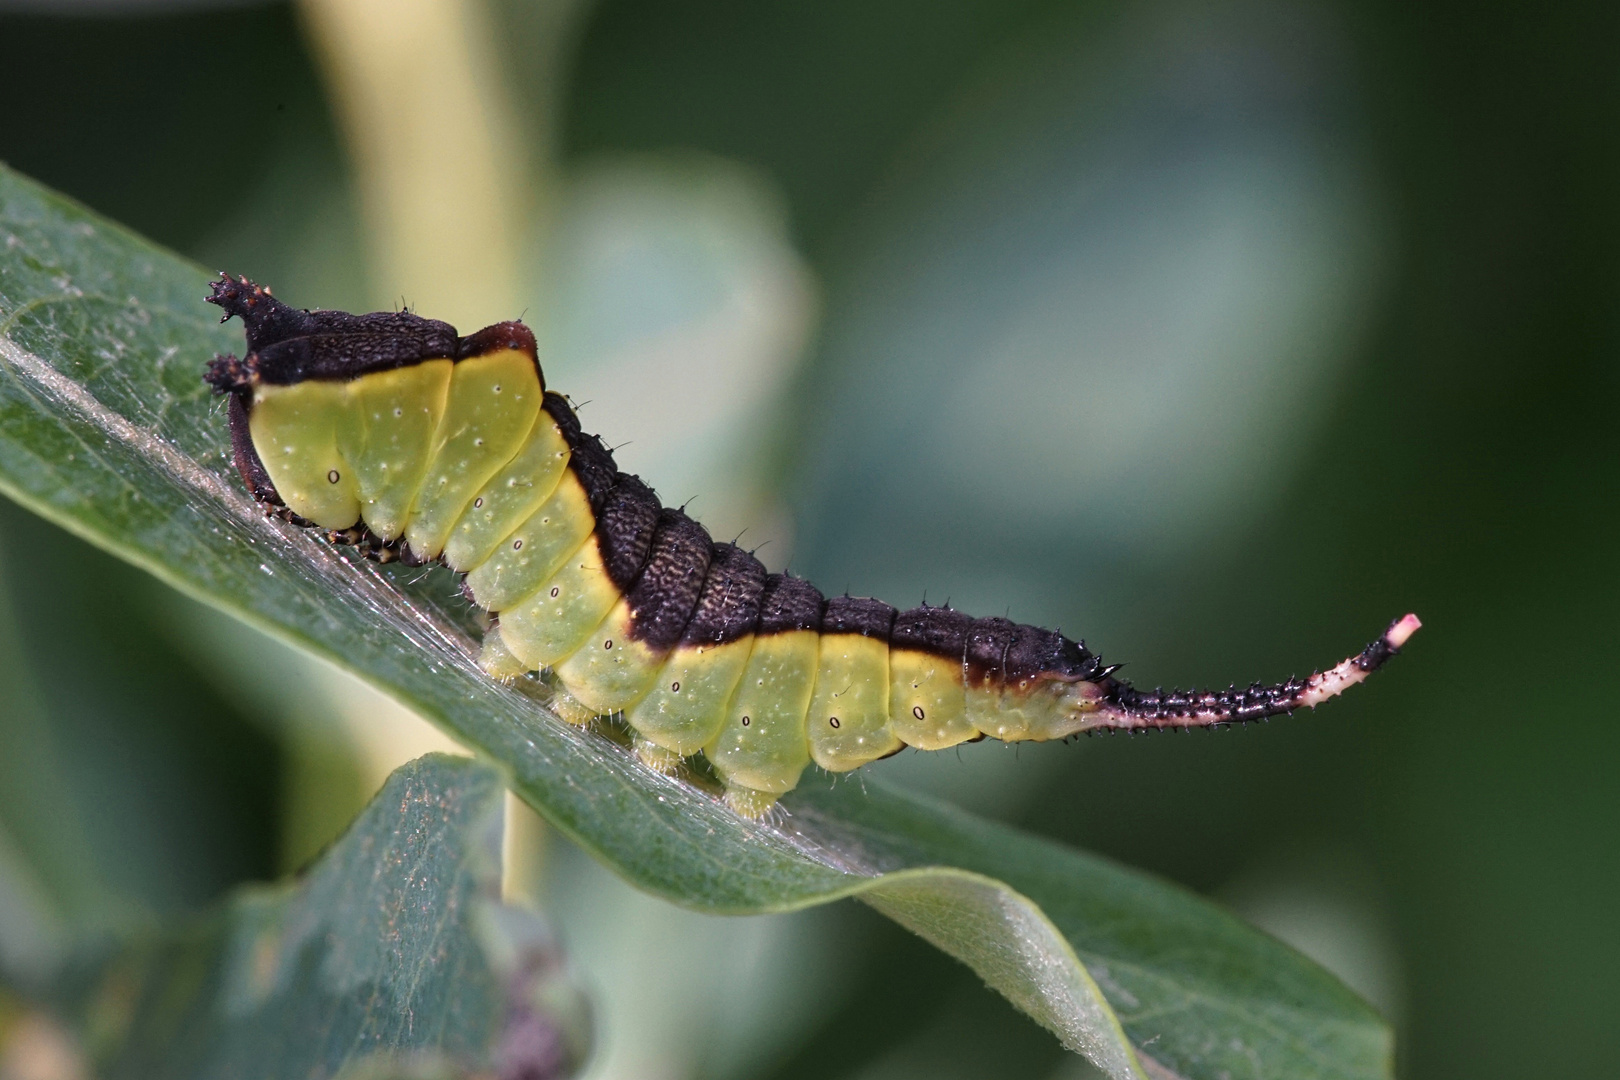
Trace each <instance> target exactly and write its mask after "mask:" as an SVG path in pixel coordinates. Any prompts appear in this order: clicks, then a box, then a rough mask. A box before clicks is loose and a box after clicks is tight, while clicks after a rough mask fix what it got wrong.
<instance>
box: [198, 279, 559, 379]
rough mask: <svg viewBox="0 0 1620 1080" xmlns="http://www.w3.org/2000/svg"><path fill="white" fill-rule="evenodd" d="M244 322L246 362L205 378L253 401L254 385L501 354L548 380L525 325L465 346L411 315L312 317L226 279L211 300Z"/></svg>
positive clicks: (448, 331) (508, 326) (490, 330)
mask: <svg viewBox="0 0 1620 1080" xmlns="http://www.w3.org/2000/svg"><path fill="white" fill-rule="evenodd" d="M207 300H208V302H209V303H211V304H217V305H219V306H220V307H221V308H222V309H224V311H225V318H227V319H229V318H230V317H231V316H232V315H236V316H239V317H240V318H241V320H242V322H243V324H244V325H245V327H246V329H247V348H248V354H247V357H246V359H242V360H238V359H237V358H236V357H234V356H221V357H216V358H215V360H214V362H213V363H211V364H210V365H209V366H208V374H207V376H206V378H207V380H208V382H210V383H211V384H212V385H213V386H214V388H215V389H216V390H217V391H219V392H220V393H246V392H248V391H249V390H250V389H251V387H252V385H253V383H254V382H260V383H268V384H270V385H273V386H291V385H294V384H296V383H300V382H303V381H305V380H306V379H331V380H335V381H346V380H348V379H356V378H359V377H360V376H362V375H369V374H371V373H372V372H374V371H391V370H393V369H395V368H402V367H409V366H411V365H412V364H420V363H422V362H423V361H426V360H466V359H469V358H471V357H474V356H483V355H485V354H487V353H490V352H494V351H495V350H497V349H504V348H512V349H521V350H523V351H525V352H527V353H528V354H529V355H530V356H531V357H534V358H535V365H534V368H535V372H536V373H537V374H538V375H539V377H540V386H541V388H542V389H544V387H545V384H546V376H545V372H544V371H542V370H541V368H540V361H539V356H538V352H537V349H536V345H535V340H534V333H533V332H532V331H530V330H529V328H528V327H526V326H524V325H523V324H522V323H520V322H504V323H496V324H495V325H493V326H486V327H485V328H484V329H482V330H480V331H478V332H477V333H476V334H472V335H469V336H468V337H465V338H461V337H457V336H456V328H455V327H453V326H451V325H450V324H449V323H444V322H439V321H438V320H437V319H424V318H422V317H421V316H420V315H414V314H412V313H411V312H409V311H377V312H372V313H371V314H369V315H351V314H349V313H348V312H346V311H308V310H304V309H301V308H294V307H289V306H288V305H286V304H284V303H282V302H281V301H280V300H278V299H276V298H275V297H274V296H272V295H270V290H269V289H266V288H263V287H261V286H259V285H255V284H254V283H253V282H251V281H249V280H248V279H247V278H237V279H235V280H233V279H231V278H230V277H228V276H226V275H224V274H221V275H220V280H219V281H216V282H214V283H213V285H212V287H211V292H210V294H209V296H208V297H207Z"/></svg>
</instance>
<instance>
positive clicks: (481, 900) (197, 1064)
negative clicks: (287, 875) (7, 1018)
mask: <svg viewBox="0 0 1620 1080" xmlns="http://www.w3.org/2000/svg"><path fill="white" fill-rule="evenodd" d="M502 788H503V783H502V777H501V775H500V774H499V772H497V771H496V770H495V769H492V768H491V767H489V766H488V765H485V764H481V763H479V762H476V761H472V760H469V759H467V758H457V757H449V756H447V755H443V754H431V755H429V756H427V757H424V758H420V759H418V760H416V761H413V762H411V763H410V764H408V765H405V766H402V767H401V768H400V769H398V770H397V771H395V773H394V774H393V775H392V776H391V777H389V779H388V782H387V783H386V784H385V785H384V786H383V788H382V790H381V791H380V792H379V793H378V794H377V796H376V798H375V799H373V800H372V802H371V805H370V806H368V807H367V808H366V809H365V811H364V812H363V813H361V815H360V816H359V817H358V818H357V819H356V820H355V822H354V824H353V825H352V826H351V827H350V829H349V831H348V832H347V833H346V834H345V835H344V836H343V838H342V839H341V840H339V841H338V842H337V843H336V844H335V845H333V847H332V848H331V849H330V850H329V851H328V852H327V853H326V854H325V855H324V856H323V857H322V858H321V859H320V860H319V862H317V863H316V864H315V866H314V867H313V868H312V869H311V871H310V872H309V874H308V875H307V876H306V877H305V878H304V879H303V880H301V881H299V882H298V883H296V884H292V885H285V886H277V887H263V886H261V887H256V888H250V889H245V890H243V891H241V892H240V893H238V894H237V896H236V897H235V898H233V899H232V900H231V901H229V902H228V903H227V904H225V905H224V906H223V907H222V908H220V909H219V910H217V911H216V912H214V913H213V914H212V915H210V916H207V917H204V918H201V919H197V920H194V921H192V922H190V923H189V924H186V925H183V926H181V927H179V928H177V929H174V930H171V931H169V932H166V933H162V934H159V935H157V936H155V937H151V938H146V939H144V940H137V941H136V942H135V943H134V944H127V945H124V946H122V947H120V948H118V949H117V950H115V951H112V952H111V953H110V954H108V955H106V956H103V957H100V958H98V959H97V960H96V961H95V962H93V963H89V964H86V965H84V968H83V970H82V971H81V972H80V973H79V977H78V979H77V980H75V985H76V990H77V992H76V994H75V995H74V996H73V999H72V1001H71V1004H69V1005H68V1006H67V1007H66V1008H63V1005H62V1003H61V1002H58V1008H59V1009H61V1010H62V1011H64V1012H67V1013H68V1014H69V1015H70V1017H71V1018H72V1019H73V1020H75V1021H76V1022H77V1026H78V1027H79V1028H80V1029H81V1031H82V1033H83V1035H84V1038H85V1043H86V1049H87V1051H88V1053H89V1054H90V1056H91V1058H92V1060H93V1061H94V1063H95V1066H96V1071H97V1075H100V1076H107V1077H120V1076H150V1075H158V1076H171V1077H185V1076H195V1077H199V1078H201V1077H212V1076H257V1077H263V1078H265V1080H274V1078H276V1077H288V1078H292V1077H308V1076H331V1075H334V1074H337V1073H339V1072H343V1073H344V1075H350V1076H377V1077H381V1076H392V1075H401V1076H403V1075H413V1076H415V1075H424V1076H427V1075H431V1076H439V1075H443V1076H470V1075H474V1074H478V1075H489V1074H490V1073H491V1072H492V1071H493V1068H492V1067H493V1066H495V1065H497V1064H498V1065H500V1066H501V1067H502V1070H503V1071H502V1073H501V1074H502V1075H513V1076H516V1075H522V1076H535V1077H554V1078H561V1077H564V1076H569V1075H573V1073H575V1072H576V1071H577V1070H578V1067H579V1065H581V1064H582V1063H583V1060H584V1056H585V1049H586V1045H587V1043H588V1028H589V1020H588V1015H587V1013H586V1011H585V1007H584V1004H583V999H582V998H581V997H580V996H579V995H578V993H577V991H575V990H574V989H573V986H572V984H571V983H569V982H568V981H567V979H566V978H565V975H564V968H563V964H562V958H561V956H560V954H559V953H558V952H557V950H556V947H555V945H554V943H553V941H552V939H551V937H550V933H549V930H548V929H547V927H546V925H545V923H544V922H543V921H541V920H540V919H539V917H538V916H536V915H534V914H533V913H531V912H527V911H523V910H520V909H517V908H512V907H507V906H505V905H503V904H501V903H500V900H499V896H500V832H501V820H502V819H501V814H502V810H503V792H502ZM522 1066H527V1071H525V1069H524V1068H522Z"/></svg>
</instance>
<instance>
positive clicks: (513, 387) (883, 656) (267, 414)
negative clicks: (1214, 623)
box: [208, 278, 1418, 816]
mask: <svg viewBox="0 0 1620 1080" xmlns="http://www.w3.org/2000/svg"><path fill="white" fill-rule="evenodd" d="M210 299H211V300H212V301H213V302H214V303H217V304H219V305H220V306H221V307H223V308H224V309H225V311H226V313H227V316H230V315H239V316H241V317H242V319H243V322H244V323H245V324H246V328H247V345H248V353H247V356H246V357H245V358H244V359H240V360H239V359H236V358H234V357H222V358H220V359H218V360H216V361H215V362H214V363H213V364H212V365H210V368H209V372H208V380H209V381H210V382H211V383H212V384H213V385H214V386H215V387H216V389H218V390H219V391H220V392H221V393H227V394H229V395H231V407H230V417H231V429H232V444H233V449H234V451H235V459H236V464H237V467H238V469H239V470H240V471H241V473H242V475H243V478H244V479H245V480H246V481H247V484H248V487H249V489H250V490H251V491H252V493H253V494H254V496H255V497H256V498H258V499H260V500H261V501H262V502H264V503H266V504H268V505H270V506H271V507H273V508H276V512H278V513H281V514H283V515H285V516H287V517H288V518H289V520H292V521H294V522H296V523H298V524H302V525H309V526H314V527H317V528H320V529H322V530H325V531H326V532H327V534H328V535H329V536H331V537H332V538H333V539H335V540H340V541H343V542H349V543H360V544H362V545H363V546H364V549H365V550H366V552H367V553H368V554H370V555H372V556H373V557H377V558H380V559H389V558H396V557H397V558H404V559H408V560H411V561H413V562H426V561H430V560H437V561H442V562H443V563H445V564H446V565H448V566H449V567H450V568H451V569H453V570H455V571H458V572H460V573H461V574H463V575H465V582H464V587H465V591H466V592H467V594H468V595H469V596H470V597H471V598H472V599H473V600H474V602H476V603H477V604H479V605H480V606H481V607H484V608H486V609H487V610H489V611H491V612H493V613H494V615H495V618H496V620H497V625H496V626H495V627H493V628H492V629H491V631H490V633H489V635H488V636H487V638H486V641H485V647H484V652H483V658H482V662H483V664H484V666H485V668H486V669H487V670H489V671H490V672H491V673H492V674H495V675H497V676H500V677H508V676H512V675H516V674H519V673H521V672H523V671H533V670H542V669H549V670H550V671H552V672H553V673H554V675H555V677H556V680H557V682H558V683H559V684H560V686H561V688H562V690H563V691H564V692H565V694H566V697H565V698H564V699H562V701H561V704H562V706H564V707H563V708H560V710H559V711H560V712H562V713H563V714H564V715H565V716H569V717H570V718H573V719H588V718H589V717H590V716H592V715H598V714H608V713H622V714H623V716H624V718H625V721H626V722H627V723H628V724H629V726H630V727H631V729H632V730H633V732H634V733H635V744H636V750H637V753H638V754H639V755H640V756H641V758H642V759H643V760H644V761H646V762H647V763H648V764H649V765H652V766H653V767H655V768H660V769H669V768H672V767H673V766H675V765H677V764H678V763H679V762H680V761H681V760H682V759H683V758H686V757H690V756H692V755H694V754H698V753H702V754H703V755H704V756H705V757H706V758H707V759H708V761H709V763H710V765H711V766H712V767H713V769H714V771H715V772H716V773H717V774H718V775H719V777H720V779H721V780H722V781H723V782H724V783H725V785H726V791H727V801H728V802H729V803H730V804H731V805H732V806H733V807H734V808H736V809H737V810H738V811H739V812H741V813H744V814H746V815H748V816H757V815H758V814H761V813H763V812H764V811H765V810H766V809H767V808H768V807H769V806H770V805H771V804H772V803H774V801H775V800H776V799H777V798H778V797H779V796H781V795H782V794H784V793H786V792H787V791H790V790H791V789H792V788H793V787H794V786H795V785H796V784H797V783H798V782H799V778H800V775H801V774H802V773H803V771H804V769H805V767H806V766H807V765H809V764H810V763H811V762H814V763H815V764H816V765H818V766H820V767H821V768H823V769H827V770H829V771H833V772H843V771H848V770H850V769H854V768H858V767H859V766H861V765H864V764H866V763H868V762H871V761H874V760H876V759H878V758H881V757H885V756H887V755H889V754H892V753H894V752H896V751H897V750H899V749H901V748H902V747H904V746H914V747H918V748H920V749H927V750H936V749H943V748H946V747H950V746H955V745H958V744H960V743H962V742H966V741H971V740H975V739H980V738H985V737H990V738H996V739H1001V740H1005V741H1018V740H1037V741H1038V740H1047V739H1061V738H1066V737H1068V736H1070V735H1074V734H1076V733H1079V732H1082V731H1090V730H1100V729H1118V728H1126V729H1133V728H1138V727H1142V728H1151V727H1195V726H1212V725H1220V724H1226V723H1232V722H1238V721H1242V720H1248V719H1255V718H1258V717H1261V716H1267V715H1271V714H1274V713H1278V712H1285V711H1288V710H1290V709H1292V708H1295V707H1298V706H1300V705H1315V704H1317V703H1318V702H1319V701H1321V700H1325V699H1326V698H1327V697H1330V696H1332V695H1334V694H1336V693H1338V692H1339V691H1340V690H1342V689H1344V688H1345V687H1347V686H1349V685H1352V684H1354V683H1355V682H1359V681H1360V680H1361V679H1362V678H1365V676H1366V675H1367V674H1368V673H1369V672H1371V671H1372V670H1374V669H1376V668H1377V667H1378V666H1380V665H1381V664H1382V663H1383V662H1384V660H1386V659H1387V658H1388V657H1389V656H1391V655H1393V654H1394V653H1395V652H1396V651H1398V649H1399V648H1400V646H1401V645H1402V644H1404V642H1405V640H1406V638H1407V637H1409V636H1410V634H1411V633H1412V632H1413V631H1414V630H1415V629H1416V628H1417V625H1418V624H1417V620H1416V619H1415V618H1414V617H1413V616H1407V617H1406V618H1405V619H1403V620H1399V621H1397V622H1396V623H1395V624H1393V625H1392V626H1391V627H1390V629H1389V631H1387V632H1386V633H1385V634H1384V636H1382V637H1381V638H1379V639H1378V640H1377V641H1375V642H1373V643H1372V644H1371V645H1369V646H1368V647H1367V648H1366V649H1365V650H1363V651H1362V653H1360V654H1359V655H1357V656H1355V657H1352V658H1351V659H1349V660H1346V661H1344V662H1343V663H1341V664H1340V665H1338V666H1337V667H1335V668H1333V669H1330V670H1329V671H1327V672H1325V673H1322V674H1317V675H1313V676H1311V678H1309V679H1305V680H1295V681H1290V682H1286V683H1281V684H1276V685H1272V686H1262V685H1259V684H1256V685H1254V686H1252V687H1250V688H1249V689H1247V690H1241V691H1240V690H1236V689H1232V690H1227V691H1219V692H1213V693H1210V692H1192V693H1187V692H1180V691H1171V692H1168V693H1166V692H1163V691H1154V692H1153V693H1143V692H1141V691H1137V690H1135V689H1134V688H1132V687H1131V686H1130V685H1129V684H1127V683H1125V682H1123V681H1121V680H1118V679H1116V678H1114V677H1113V669H1112V668H1109V667H1106V666H1104V664H1103V663H1102V660H1101V659H1100V658H1099V657H1098V656H1096V655H1095V654H1093V653H1092V652H1091V651H1089V650H1088V649H1087V648H1086V647H1085V645H1084V644H1083V643H1081V642H1077V641H1072V640H1070V639H1068V638H1065V637H1063V636H1062V635H1061V634H1058V633H1056V632H1053V631H1049V630H1043V629H1040V628H1038V627H1033V626H1024V625H1020V624H1017V623H1013V622H1011V621H1009V620H1007V619H998V618H991V619H975V618H973V617H971V616H968V615H966V614H964V613H962V612H959V611H955V610H953V609H951V608H948V607H944V608H941V607H930V606H928V605H926V604H925V605H923V606H921V607H918V608H914V609H912V610H910V611H903V612H897V611H896V610H895V609H894V608H893V607H890V606H889V605H888V604H884V603H882V602H880V601H877V600H871V599H867V598H863V597H848V596H845V597H834V598H832V599H827V598H825V597H823V596H822V594H821V593H820V592H818V591H817V590H816V589H815V588H814V587H813V586H812V585H810V583H808V582H806V581H803V580H802V579H799V578H795V577H792V576H790V575H786V574H767V573H766V572H765V568H764V567H763V566H761V565H760V563H759V561H758V560H757V559H755V558H754V557H753V556H752V555H751V554H750V553H748V552H745V551H743V550H741V549H739V548H738V547H736V546H735V545H733V544H717V543H715V542H713V540H712V539H711V538H710V537H709V535H708V533H707V532H706V531H704V529H703V527H702V526H701V525H699V524H698V523H697V522H695V521H693V520H692V519H691V518H689V517H688V516H687V515H686V514H684V513H683V512H681V511H680V510H675V509H670V508H666V507H662V506H661V505H660V504H659V502H658V499H657V497H656V496H655V495H654V494H653V492H652V491H651V490H650V489H648V488H647V486H646V485H645V484H643V483H642V482H641V481H640V480H639V479H638V478H636V477H634V476H630V475H627V474H625V473H622V472H619V471H618V470H617V468H616V466H615V464H614V461H613V457H612V455H611V454H610V453H609V452H608V451H607V450H606V449H605V448H604V447H603V446H602V444H601V442H600V441H599V440H598V439H597V438H596V437H595V436H589V435H585V434H584V433H583V432H582V431H581V430H580V427H579V422H578V418H577V417H576V416H575V415H574V412H573V410H572V409H571V408H570V406H569V404H568V402H567V400H566V399H565V398H563V397H561V396H560V395H557V394H554V393H549V392H547V391H546V388H545V382H544V379H543V377H542V374H541V369H540V365H539V361H538V358H537V356H536V352H535V343H534V337H533V335H532V334H531V333H530V332H529V331H528V330H527V329H526V328H525V327H523V326H522V325H521V324H518V323H500V324H496V325H495V326H491V327H488V328H486V329H484V330H481V331H479V332H478V333H476V334H473V335H470V336H468V337H458V336H457V335H456V333H455V331H454V329H453V328H451V327H449V326H447V325H446V324H444V323H439V322H435V321H433V320H429V319H422V318H419V317H417V316H415V315H411V314H409V313H378V314H373V315H349V314H346V313H343V312H325V311H314V312H311V311H299V310H296V309H292V308H289V307H287V306H286V305H284V304H281V303H280V302H279V301H277V300H275V299H274V298H273V297H272V296H270V294H269V293H268V291H266V290H263V289H260V288H258V287H257V286H254V285H252V284H251V283H249V282H247V281H246V280H245V279H240V280H236V281H233V280H231V279H229V278H226V279H224V280H223V281H222V282H219V283H217V284H216V285H215V288H214V295H213V296H212V297H211V298H210Z"/></svg>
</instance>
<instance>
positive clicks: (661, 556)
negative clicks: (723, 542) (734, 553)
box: [628, 510, 714, 651]
mask: <svg viewBox="0 0 1620 1080" xmlns="http://www.w3.org/2000/svg"><path fill="white" fill-rule="evenodd" d="M713 546H714V545H713V542H712V541H711V540H710V539H709V533H708V530H706V529H705V528H704V527H703V526H702V525H699V524H698V523H697V522H695V521H693V520H692V519H691V518H689V517H687V516H686V515H685V514H683V513H682V512H681V511H679V510H664V511H662V512H660V514H659V516H658V529H657V531H656V532H654V533H653V539H652V550H651V552H650V553H649V554H648V556H647V565H646V567H645V568H643V569H642V571H641V576H640V577H638V578H637V579H636V583H635V584H634V585H633V586H631V588H630V593H629V596H628V600H629V603H630V636H631V637H632V638H635V639H637V640H639V641H643V642H645V643H646V644H647V645H648V647H649V648H653V649H657V650H659V651H665V650H668V649H673V648H674V647H675V645H676V644H677V643H678V642H679V641H680V640H681V635H682V634H683V633H684V632H685V630H686V624H687V623H688V622H689V621H691V618H692V613H693V611H695V610H696V609H697V604H698V596H699V594H701V593H702V591H703V581H704V578H705V577H706V576H707V574H708V571H709V559H710V555H711V552H712V550H713Z"/></svg>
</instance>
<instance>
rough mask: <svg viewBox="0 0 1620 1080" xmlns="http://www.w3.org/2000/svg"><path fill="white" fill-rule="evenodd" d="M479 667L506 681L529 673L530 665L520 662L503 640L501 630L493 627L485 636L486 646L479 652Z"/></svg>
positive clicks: (488, 673)
mask: <svg viewBox="0 0 1620 1080" xmlns="http://www.w3.org/2000/svg"><path fill="white" fill-rule="evenodd" d="M478 666H479V667H481V668H483V669H484V672H485V674H487V675H489V676H491V677H493V678H496V679H500V680H501V681H503V682H504V681H506V680H508V679H515V678H517V677H518V676H519V675H527V674H528V673H529V665H528V664H525V663H524V662H523V661H522V660H519V659H518V658H517V656H516V655H514V654H513V652H512V650H511V649H508V648H507V647H506V642H504V641H502V640H501V628H500V627H499V626H492V627H490V628H489V630H488V631H486V632H485V634H484V645H483V648H481V649H480V650H479V651H478Z"/></svg>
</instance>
